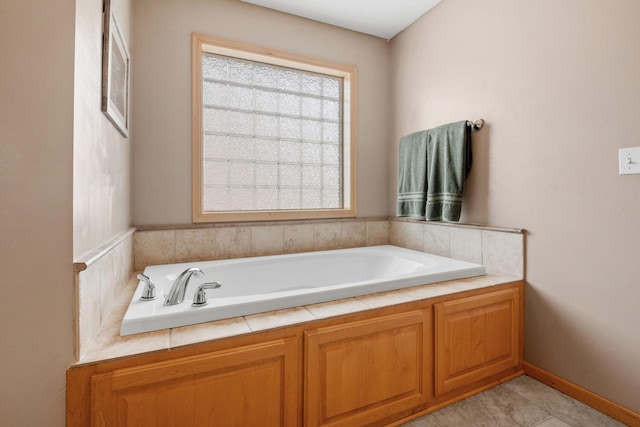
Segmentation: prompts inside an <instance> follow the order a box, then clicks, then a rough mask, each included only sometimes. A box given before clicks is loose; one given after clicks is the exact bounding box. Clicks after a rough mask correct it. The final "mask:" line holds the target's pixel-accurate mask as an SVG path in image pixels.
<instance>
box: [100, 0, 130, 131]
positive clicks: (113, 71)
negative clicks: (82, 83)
mask: <svg viewBox="0 0 640 427" xmlns="http://www.w3.org/2000/svg"><path fill="white" fill-rule="evenodd" d="M102 111H103V112H104V113H105V114H106V115H107V117H108V118H109V120H111V123H113V124H114V125H115V127H116V128H117V129H118V130H119V131H120V133H121V134H122V136H124V137H125V138H127V137H128V136H129V50H128V49H127V45H126V43H125V41H124V37H122V33H121V31H120V26H119V25H118V20H117V19H116V15H115V13H114V11H113V9H112V8H111V1H110V0H105V6H104V33H103V46H102Z"/></svg>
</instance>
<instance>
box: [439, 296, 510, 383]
mask: <svg viewBox="0 0 640 427" xmlns="http://www.w3.org/2000/svg"><path fill="white" fill-rule="evenodd" d="M435 318H436V395H440V394H443V393H446V392H449V391H451V390H454V389H456V388H459V387H462V386H465V385H469V384H472V383H474V382H476V381H479V380H481V379H484V378H487V377H489V376H491V375H495V374H499V373H501V372H503V371H506V370H509V369H510V368H514V367H517V366H519V365H520V363H521V357H522V356H521V351H520V298H519V291H518V289H507V290H504V291H498V292H493V293H490V294H487V295H479V296H475V297H470V298H464V299H460V300H455V301H449V302H444V303H440V304H436V305H435Z"/></svg>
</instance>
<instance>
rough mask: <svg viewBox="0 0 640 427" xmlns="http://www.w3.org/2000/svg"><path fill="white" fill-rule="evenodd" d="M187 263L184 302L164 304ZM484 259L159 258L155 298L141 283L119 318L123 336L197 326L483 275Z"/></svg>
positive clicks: (153, 274)
mask: <svg viewBox="0 0 640 427" xmlns="http://www.w3.org/2000/svg"><path fill="white" fill-rule="evenodd" d="M189 267H199V268H200V269H201V270H202V271H203V272H204V273H205V275H204V277H192V278H191V281H190V282H189V286H188V287H187V292H186V295H185V299H184V301H183V302H182V303H181V304H178V305H173V306H165V305H163V302H164V295H165V293H167V292H168V290H169V288H170V287H171V284H172V282H173V280H175V278H176V277H177V276H178V275H179V274H180V273H181V272H182V271H184V270H186V269H187V268H189ZM485 273H486V271H485V268H484V266H482V265H478V264H472V263H468V262H464V261H458V260H454V259H451V258H444V257H440V256H435V255H430V254H427V253H424V252H417V251H412V250H409V249H403V248H398V247H395V246H373V247H367V248H355V249H340V250H334V251H321V252H307V253H300V254H291V255H276V256H262V257H255V258H239V259H231V260H219V261H204V262H191V263H185V264H167V265H154V266H149V267H147V268H145V270H144V274H145V275H147V276H148V277H150V278H151V279H152V280H153V282H154V283H155V285H156V291H157V298H156V299H155V300H153V301H140V296H141V295H142V290H143V287H144V286H143V283H142V282H140V283H139V285H138V288H137V289H136V291H135V293H134V294H133V298H132V299H131V303H130V305H129V307H128V309H127V312H126V314H125V316H124V319H123V321H122V326H121V329H120V335H130V334H135V333H139V332H148V331H155V330H159V329H165V328H173V327H178V326H185V325H192V324H195V323H201V322H209V321H212V320H220V319H226V318H231V317H236V316H244V315H249V314H255V313H261V312H265V311H271V310H278V309H282V308H289V307H297V306H303V305H308V304H315V303H319V302H326V301H332V300H337V299H341V298H349V297H355V296H359V295H366V294H371V293H375V292H382V291H389V290H393V289H400V288H406V287H410V286H417V285H426V284H430V283H436V282H442V281H446V280H455V279H463V278H467V277H473V276H479V275H482V274H485ZM212 281H216V282H219V283H221V284H222V287H221V288H219V289H212V290H207V291H206V292H207V296H208V301H209V303H208V304H207V305H205V306H202V307H192V306H191V302H192V300H193V295H194V293H195V288H196V286H197V285H199V284H201V283H205V282H212Z"/></svg>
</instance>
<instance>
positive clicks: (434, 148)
mask: <svg viewBox="0 0 640 427" xmlns="http://www.w3.org/2000/svg"><path fill="white" fill-rule="evenodd" d="M427 132H428V138H427V157H426V160H427V204H426V211H425V217H426V219H427V221H440V220H444V221H459V220H460V213H461V211H462V193H463V191H464V181H465V179H466V178H467V176H468V175H469V171H470V170H471V160H472V159H471V128H470V127H469V126H467V122H466V120H465V121H460V122H456V123H450V124H447V125H442V126H438V127H437V128H434V129H430V130H429V131H427Z"/></svg>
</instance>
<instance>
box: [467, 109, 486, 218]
mask: <svg viewBox="0 0 640 427" xmlns="http://www.w3.org/2000/svg"><path fill="white" fill-rule="evenodd" d="M490 132H491V125H490V124H489V123H487V122H486V121H485V124H484V126H483V128H482V130H480V131H478V132H474V133H473V134H472V136H471V141H472V144H473V147H472V150H473V164H472V166H471V173H470V174H469V178H467V181H466V183H465V189H464V196H463V197H464V198H463V200H462V218H461V219H460V222H462V223H474V224H487V223H488V219H489V172H490V171H489V134H490Z"/></svg>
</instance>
